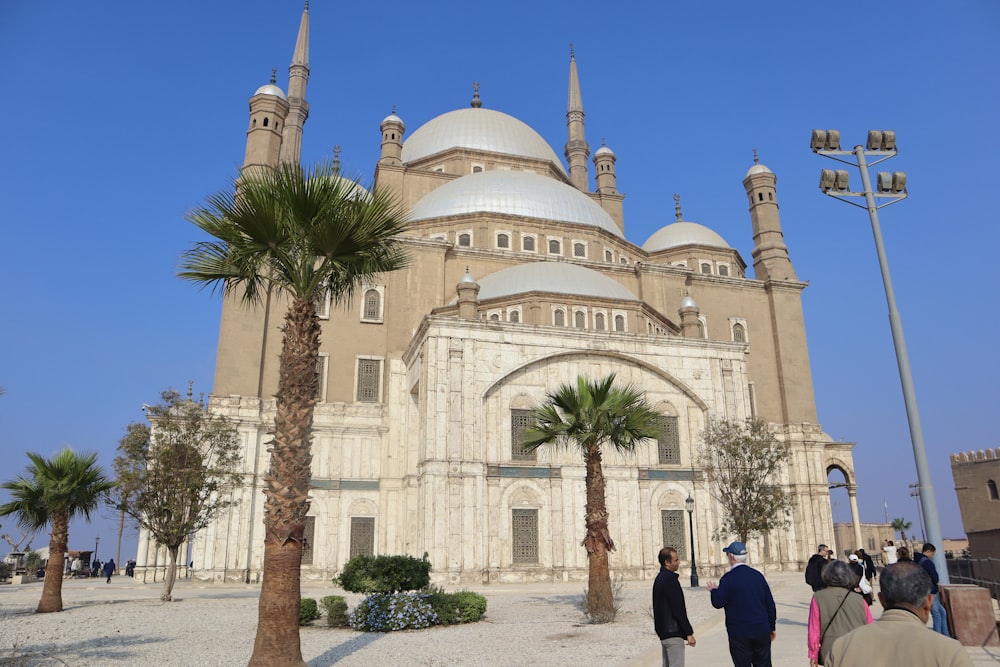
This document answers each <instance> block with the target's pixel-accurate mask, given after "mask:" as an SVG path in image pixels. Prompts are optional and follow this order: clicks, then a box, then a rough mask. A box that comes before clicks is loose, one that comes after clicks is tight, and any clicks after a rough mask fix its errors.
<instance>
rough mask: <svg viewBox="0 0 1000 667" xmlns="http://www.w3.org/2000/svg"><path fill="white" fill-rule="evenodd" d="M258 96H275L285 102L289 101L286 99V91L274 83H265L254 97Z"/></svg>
mask: <svg viewBox="0 0 1000 667" xmlns="http://www.w3.org/2000/svg"><path fill="white" fill-rule="evenodd" d="M257 95H274V96H275V97H280V98H281V99H283V100H285V99H288V98H287V97H285V91H283V90H282V89H281V88H278V87H277V86H276V85H274V84H273V83H265V84H264V85H263V86H261V87H260V88H258V89H257V92H255V93H254V97H256V96H257Z"/></svg>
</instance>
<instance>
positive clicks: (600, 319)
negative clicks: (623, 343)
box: [594, 313, 604, 331]
mask: <svg viewBox="0 0 1000 667" xmlns="http://www.w3.org/2000/svg"><path fill="white" fill-rule="evenodd" d="M594 328H595V329H597V330H598V331H604V313H597V314H596V315H594Z"/></svg>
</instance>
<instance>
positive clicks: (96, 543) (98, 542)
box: [90, 535, 101, 566]
mask: <svg viewBox="0 0 1000 667" xmlns="http://www.w3.org/2000/svg"><path fill="white" fill-rule="evenodd" d="M100 543H101V536H100V535H98V536H97V537H95V538H94V557H93V558H91V559H90V565H91V566H93V565H94V563H96V562H97V545H98V544H100Z"/></svg>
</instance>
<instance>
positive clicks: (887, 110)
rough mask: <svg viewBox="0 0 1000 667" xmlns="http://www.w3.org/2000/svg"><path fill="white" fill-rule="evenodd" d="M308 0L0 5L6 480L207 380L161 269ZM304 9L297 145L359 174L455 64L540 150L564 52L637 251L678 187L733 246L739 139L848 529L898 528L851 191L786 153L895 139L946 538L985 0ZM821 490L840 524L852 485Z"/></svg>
mask: <svg viewBox="0 0 1000 667" xmlns="http://www.w3.org/2000/svg"><path fill="white" fill-rule="evenodd" d="M301 7H302V5H301V3H300V2H298V1H286V0H282V2H274V1H270V2H262V1H259V0H242V1H240V2H236V1H235V0H226V1H219V2H193V1H191V0H178V1H176V2H171V3H162V2H158V3H145V2H121V1H108V2H97V3H93V2H92V3H80V2H68V1H64V0H54V1H51V2H45V3H12V2H6V3H3V5H2V6H0V65H2V70H3V73H4V80H5V84H4V86H3V87H4V94H3V95H2V96H0V100H2V101H3V105H2V107H3V119H4V123H3V130H2V135H0V136H2V147H3V149H2V151H0V154H2V156H3V159H2V160H0V224H2V229H3V232H4V234H3V238H4V249H5V252H4V253H3V255H4V257H3V261H2V262H0V285H2V289H3V293H4V298H3V313H4V318H3V321H4V325H3V326H2V327H0V386H3V387H4V388H5V389H6V395H5V396H3V397H0V445H2V452H3V457H2V461H3V462H2V463H0V478H3V479H9V478H11V477H12V476H13V475H14V474H15V473H17V472H20V471H21V470H22V469H23V465H24V463H25V462H26V459H25V458H24V456H23V454H22V452H23V451H25V450H33V451H38V452H41V453H44V454H51V453H54V452H55V451H56V450H58V449H59V448H61V447H63V446H65V445H71V446H73V447H74V448H76V449H78V450H96V451H98V452H100V456H101V461H102V462H103V463H104V464H105V465H109V466H110V463H111V460H112V458H113V455H114V451H115V447H116V445H117V441H118V439H119V437H120V436H121V435H122V433H123V429H124V427H125V425H126V424H127V423H128V422H129V421H132V420H138V419H141V418H142V412H141V410H140V405H141V404H142V403H143V402H153V401H155V400H156V399H157V397H158V395H159V391H160V390H161V389H162V388H164V387H167V386H173V387H176V388H178V389H182V388H183V387H184V386H185V384H186V382H187V381H188V380H194V382H195V390H196V391H204V392H209V391H210V390H211V386H212V376H213V365H214V359H215V349H216V342H217V336H218V320H219V310H220V303H219V298H218V297H214V296H212V295H211V294H209V293H208V292H202V291H198V290H197V289H195V288H194V287H192V286H190V285H188V284H185V283H182V282H181V281H179V280H178V279H177V278H175V277H174V271H175V267H176V263H177V259H178V256H179V254H180V253H181V252H182V251H183V250H184V249H185V248H186V247H188V246H189V245H190V244H191V243H192V241H194V240H196V239H197V238H198V237H197V235H196V234H195V230H194V228H193V227H192V226H190V225H189V224H187V223H186V222H184V221H183V219H182V216H183V213H184V212H185V211H186V210H187V209H189V208H190V207H192V206H194V205H196V204H198V203H199V202H200V201H201V200H202V198H203V197H204V196H205V195H207V194H208V193H210V192H212V191H215V190H218V189H221V188H223V187H225V186H226V185H227V183H228V182H229V179H230V178H231V177H232V176H234V174H235V173H236V169H237V167H238V166H239V164H240V163H241V161H242V159H243V151H244V141H245V129H246V123H247V99H248V97H249V96H250V95H251V94H252V93H253V91H254V90H255V89H256V88H257V87H258V86H260V85H261V84H263V83H266V81H267V79H268V77H269V75H270V70H271V68H272V67H277V68H278V70H279V73H278V83H279V85H281V86H282V87H285V86H286V83H287V66H288V62H289V60H290V57H291V53H292V46H293V43H294V39H295V32H296V30H297V28H298V21H299V15H300V11H301ZM421 12H423V14H421ZM311 14H312V22H311V26H312V43H311V67H312V75H311V78H310V82H309V92H308V99H309V102H310V103H311V105H312V108H311V117H310V119H309V121H308V123H307V125H306V131H305V138H304V147H303V159H304V161H306V162H312V161H315V160H317V159H320V158H322V157H325V156H329V155H330V153H331V147H332V146H333V145H334V144H340V145H342V146H343V147H344V148H343V156H342V157H343V160H344V163H345V166H346V167H347V168H349V169H353V170H355V171H356V172H357V173H359V174H361V175H362V177H363V178H365V179H366V180H369V179H370V177H371V174H372V171H373V168H374V164H375V161H376V160H377V157H378V152H379V127H378V126H379V122H380V120H381V119H382V118H383V117H384V116H385V115H386V114H388V113H389V111H390V110H391V108H392V105H394V104H395V105H398V113H399V115H400V116H401V117H402V118H403V120H404V121H405V122H406V124H407V128H408V131H409V132H410V133H412V132H413V130H415V129H416V128H417V127H419V126H420V125H421V124H423V123H424V122H426V121H428V120H430V119H431V118H433V117H435V116H437V115H439V114H441V113H444V112H447V111H450V110H452V109H456V108H461V107H465V106H467V105H468V103H469V100H470V98H471V92H472V89H471V84H472V82H473V81H479V82H480V83H481V84H482V98H483V102H484V104H485V106H487V107H490V108H494V109H499V110H501V111H504V112H507V113H510V114H512V115H514V116H516V117H518V118H520V119H521V120H523V121H525V122H527V123H528V124H529V125H531V126H532V127H534V128H535V129H536V130H538V132H540V133H541V134H542V136H543V137H545V138H546V139H547V140H548V141H549V143H550V144H551V145H552V146H553V148H554V149H555V150H556V152H557V153H558V154H561V153H562V147H563V145H564V143H565V141H566V129H565V115H564V114H565V107H566V82H567V71H568V51H569V44H570V43H571V42H572V43H574V44H575V46H576V54H577V61H578V64H579V68H580V77H581V85H582V90H583V101H584V106H585V109H586V114H587V115H586V127H587V138H588V140H589V142H590V144H591V147H592V149H596V148H597V146H599V145H600V142H601V137H602V136H603V137H606V138H607V143H608V145H609V146H610V147H611V148H613V149H614V150H615V152H616V154H617V156H618V163H617V172H618V187H619V189H620V190H621V191H622V192H624V193H625V194H626V195H627V199H626V200H625V213H626V224H627V225H628V227H627V229H626V233H627V235H628V237H629V239H630V240H631V241H633V242H635V243H637V244H642V242H643V241H645V239H647V238H648V237H649V236H650V234H652V233H653V232H654V231H655V230H656V229H658V228H659V227H661V226H663V225H664V224H667V223H669V222H670V221H672V220H673V218H674V216H673V201H672V199H671V195H672V194H673V193H674V192H678V193H680V194H681V196H682V204H683V208H684V215H685V218H686V219H687V220H693V221H696V222H700V223H702V224H705V225H708V226H710V227H712V228H713V229H715V230H716V231H718V232H719V233H720V234H722V235H723V237H724V238H726V239H727V241H728V242H729V243H730V244H731V245H732V246H733V247H735V248H737V249H738V250H739V251H740V253H741V254H742V255H743V257H744V259H745V260H747V261H748V263H750V262H751V258H750V250H751V247H752V241H751V235H750V222H749V216H748V214H747V206H746V202H745V195H744V192H743V187H742V184H741V180H742V178H743V175H744V173H745V172H746V170H747V168H748V167H749V166H750V165H751V164H752V153H751V149H753V148H755V147H756V148H758V149H759V151H760V156H761V161H762V162H763V163H764V164H766V165H768V166H769V167H770V168H771V169H772V170H773V171H774V172H775V174H777V176H778V198H779V201H780V205H781V214H782V222H783V225H784V231H785V236H786V241H787V243H788V246H789V248H790V251H791V256H792V260H793V262H794V263H795V267H796V269H797V271H798V275H799V277H800V278H801V279H803V280H807V281H809V282H810V286H809V288H808V289H807V290H806V292H805V296H804V304H805V311H806V326H807V331H808V335H809V344H810V352H811V358H812V370H813V379H814V382H815V386H816V400H817V405H818V409H819V418H820V422H821V423H822V424H823V427H824V429H825V430H826V431H827V432H828V433H830V434H831V435H832V436H833V437H834V438H835V439H838V440H846V441H852V442H857V447H856V449H855V450H854V460H855V465H856V467H857V472H858V484H859V491H858V498H859V503H860V506H861V515H862V520H863V521H880V520H882V519H883V517H884V514H883V499H885V500H886V502H887V503H888V513H889V516H890V517H895V516H904V517H906V518H907V519H909V520H911V521H913V524H914V526H919V520H918V518H917V511H916V504H915V502H914V501H913V499H911V498H910V496H909V489H908V488H907V485H908V484H910V483H911V482H914V481H916V472H915V468H914V463H913V456H912V453H911V449H910V441H909V435H908V431H907V426H906V418H905V413H904V409H903V402H902V396H901V391H900V385H899V378H898V375H897V371H896V363H895V357H894V354H893V348H892V340H891V336H890V332H889V326H888V321H887V316H886V305H885V296H884V293H883V291H882V286H881V281H880V277H879V272H878V266H877V262H876V257H875V250H874V244H873V242H872V236H871V229H870V226H869V224H868V220H867V216H866V214H865V213H864V211H863V210H861V209H856V208H853V207H850V206H847V205H845V204H841V203H838V202H836V201H833V200H831V199H829V198H827V197H825V196H823V195H821V193H820V192H819V190H818V188H817V183H818V174H819V170H820V169H821V168H827V167H830V166H831V164H832V163H830V162H829V161H827V160H824V159H822V158H820V157H817V156H815V155H813V154H812V153H811V152H810V151H809V148H808V140H809V132H810V130H811V129H812V128H813V127H819V128H838V129H840V130H841V132H842V136H843V141H844V144H845V145H846V146H848V147H849V146H852V145H854V144H855V143H862V142H863V141H864V137H865V132H866V130H867V129H868V128H870V127H871V128H889V129H894V130H895V131H896V132H897V136H898V142H899V146H900V155H899V157H897V158H896V159H894V160H892V161H891V162H890V163H888V166H889V167H890V168H891V169H893V170H902V171H906V172H907V173H908V174H909V186H910V192H911V196H910V198H909V199H908V200H907V201H905V202H903V203H901V204H898V205H896V206H893V207H890V208H888V209H886V210H885V211H883V214H882V225H883V231H884V234H885V242H886V245H887V249H888V255H889V261H890V266H891V268H892V273H893V278H894V281H895V286H896V293H897V299H898V303H899V308H900V311H901V313H902V317H903V323H904V325H905V328H906V334H907V342H908V345H909V350H910V355H911V362H912V366H913V373H914V378H915V381H916V387H917V396H918V399H919V404H920V409H921V416H922V421H923V427H924V432H925V437H926V440H927V448H928V455H929V459H930V464H931V468H932V470H933V478H934V485H935V490H936V492H937V495H938V500H939V506H940V510H941V515H942V523H943V532H944V534H945V536H960V535H961V534H962V527H961V519H960V516H959V512H958V507H957V502H956V500H955V493H954V490H953V482H952V478H951V472H950V467H949V460H948V455H949V454H950V453H953V452H958V451H963V450H970V449H978V448H982V447H988V446H998V445H1000V440H998V438H997V436H996V427H995V423H996V419H995V416H994V415H993V414H992V410H994V409H996V403H997V396H998V392H997V389H996V377H997V376H998V374H1000V362H998V356H1000V355H998V354H997V352H996V349H997V348H996V345H995V342H994V338H995V336H996V332H997V331H998V330H1000V309H998V308H997V297H996V296H995V295H994V290H993V288H992V285H993V284H994V283H995V282H996V262H995V254H996V249H997V246H998V243H1000V232H998V226H997V224H996V213H995V212H994V213H992V214H991V213H989V211H990V210H993V208H994V207H993V206H991V205H989V204H988V203H987V197H988V196H990V193H992V192H994V191H995V190H996V188H997V182H998V181H1000V168H998V162H997V160H996V158H995V157H994V155H993V154H992V150H993V143H994V141H995V134H996V127H997V125H996V119H997V109H998V108H1000V104H998V102H1000V99H998V97H1000V95H998V87H997V71H998V68H1000V37H998V36H1000V5H998V4H997V3H995V2H992V1H988V0H980V1H968V0H958V1H956V2H951V3H941V2H934V3H931V2H926V1H924V0H917V1H916V2H911V3H905V4H898V3H897V4H889V5H873V4H871V3H870V2H843V3H835V4H829V3H826V4H822V3H809V2H800V1H797V0H788V1H786V2H756V3H745V2H739V3H737V2H728V3H697V2H688V3H674V2H645V3H617V4H614V3H611V4H609V3H606V2H576V3H544V2H523V1H521V0H511V1H509V2H506V3H489V4H477V3H469V2H428V3H412V2H410V3H402V2H396V1H392V0H386V1H383V2H378V3H345V2H332V1H330V0H314V2H313V3H312V10H311ZM591 174H593V171H592V170H591ZM852 183H853V184H855V185H856V186H858V184H859V179H858V177H857V175H856V174H854V175H853V176H852ZM991 220H992V222H991ZM834 499H835V503H836V504H835V510H836V512H837V518H838V519H840V520H844V519H846V518H847V516H848V514H847V498H846V494H845V493H844V492H843V491H840V492H838V493H837V494H835V497H834ZM106 514H107V513H106V512H102V517H101V518H100V519H99V520H98V521H97V522H95V523H94V524H92V525H85V524H83V523H79V522H78V523H75V524H74V525H73V526H72V529H71V534H70V543H71V547H72V548H87V545H88V544H93V538H94V537H95V536H96V535H98V534H99V535H100V536H101V538H102V544H104V545H108V546H110V545H111V544H112V543H113V542H114V539H113V536H114V534H115V533H116V524H117V522H116V520H115V519H114V518H112V517H110V516H105V515H106ZM3 523H4V524H5V525H4V528H3V531H4V532H8V530H9V526H8V525H6V524H7V523H9V521H4V522H3ZM134 543H135V538H134V537H132V538H130V539H127V541H126V545H127V546H126V547H125V549H124V551H123V553H122V556H123V557H129V556H131V555H133V554H134V546H132V545H134ZM45 544H47V537H39V538H37V539H36V541H35V542H34V546H44V545H45ZM0 551H3V546H2V545H0ZM101 551H102V552H103V554H102V555H108V554H109V553H113V550H112V551H111V552H107V551H105V549H104V547H102V548H101Z"/></svg>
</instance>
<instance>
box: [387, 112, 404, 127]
mask: <svg viewBox="0 0 1000 667" xmlns="http://www.w3.org/2000/svg"><path fill="white" fill-rule="evenodd" d="M386 123H397V124H398V125H402V126H403V127H406V124H405V123H403V119H402V118H400V117H399V116H397V115H396V114H394V113H391V114H389V115H388V116H386V117H385V118H383V119H382V125H385V124H386Z"/></svg>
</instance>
